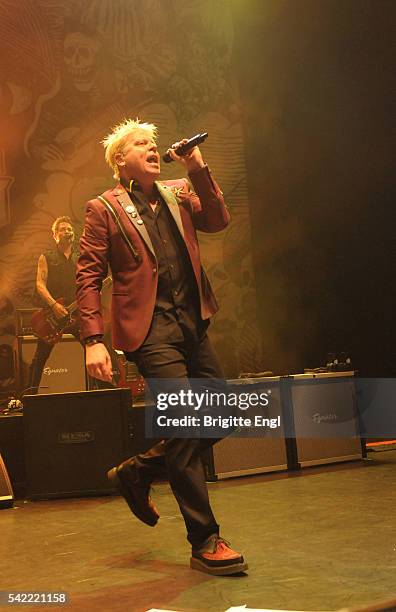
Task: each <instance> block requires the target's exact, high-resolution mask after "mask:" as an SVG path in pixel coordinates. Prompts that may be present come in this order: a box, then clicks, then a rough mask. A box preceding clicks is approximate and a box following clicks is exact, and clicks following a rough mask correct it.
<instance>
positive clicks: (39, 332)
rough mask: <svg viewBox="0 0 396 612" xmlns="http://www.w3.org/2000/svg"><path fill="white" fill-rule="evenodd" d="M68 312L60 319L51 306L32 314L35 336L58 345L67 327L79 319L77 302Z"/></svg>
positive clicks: (61, 300) (110, 280) (106, 282)
mask: <svg viewBox="0 0 396 612" xmlns="http://www.w3.org/2000/svg"><path fill="white" fill-rule="evenodd" d="M112 280H113V279H112V278H111V276H108V277H107V278H106V279H105V280H104V281H103V284H102V289H104V288H105V287H107V286H108V285H110V283H111V282H112ZM56 301H57V302H58V304H64V300H63V298H60V299H59V300H56ZM66 310H67V312H68V314H67V315H65V316H64V317H61V318H58V317H57V316H56V315H55V313H54V311H53V310H52V308H51V306H47V307H45V308H41V309H40V310H37V311H36V312H34V313H33V314H32V321H31V324H32V331H33V333H34V335H35V336H37V337H38V338H41V339H42V340H44V342H46V343H47V344H56V343H57V342H59V341H60V339H61V338H62V334H63V332H64V331H65V329H66V328H67V327H70V326H71V325H73V324H74V323H75V322H76V321H77V319H78V312H77V311H78V305H77V300H75V301H74V302H72V303H71V304H69V306H66Z"/></svg>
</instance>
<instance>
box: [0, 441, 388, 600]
mask: <svg viewBox="0 0 396 612" xmlns="http://www.w3.org/2000/svg"><path fill="white" fill-rule="evenodd" d="M395 490H396V451H385V452H376V453H374V452H372V453H369V459H368V460H367V461H364V462H357V463H347V464H339V465H334V466H324V467H317V468H309V469H305V470H303V471H301V472H299V473H298V474H297V473H294V474H287V473H282V474H271V475H261V476H251V477H244V478H238V479H232V480H227V481H222V482H218V483H211V484H209V491H210V496H211V500H212V505H213V509H214V512H215V515H216V518H217V520H218V521H219V522H220V524H221V527H222V532H221V533H222V535H223V536H224V537H225V538H226V539H229V540H230V541H231V543H232V545H233V547H234V548H235V549H237V550H241V551H242V552H243V553H244V555H245V557H246V559H247V561H248V563H249V567H250V569H249V572H248V574H247V575H245V576H240V577H223V578H220V577H211V576H208V575H206V574H203V573H200V572H197V571H193V570H190V569H189V547H188V545H187V543H186V540H185V531H184V523H183V521H182V519H181V517H180V514H179V512H178V509H177V507H176V503H175V501H174V498H173V496H172V494H171V492H170V489H169V487H168V485H167V484H160V485H157V486H156V487H155V490H154V493H153V498H154V501H155V503H156V505H157V506H158V508H159V510H160V512H161V519H160V521H159V523H158V525H157V526H156V527H155V528H150V527H146V526H145V525H143V524H142V523H140V522H139V521H138V520H137V519H135V517H134V516H133V515H132V514H131V513H130V512H129V509H128V507H127V505H126V503H125V502H124V501H123V499H121V498H120V497H101V498H79V499H60V500H52V501H36V502H24V501H17V502H16V504H15V507H14V508H13V509H8V510H1V511H0V528H1V535H0V559H1V561H0V566H1V570H0V571H1V573H0V583H1V584H0V590H9V591H17V590H18V591H34V592H37V591H59V592H66V593H68V595H69V597H70V603H69V604H68V605H67V606H63V607H62V608H63V609H64V610H68V611H69V610H70V611H71V610H82V611H87V610H100V611H106V612H107V611H113V610H114V611H118V610H119V611H128V612H143V611H146V610H148V609H150V608H162V609H167V610H177V611H182V612H190V611H197V610H206V611H213V612H222V611H225V610H227V609H228V608H230V607H231V606H238V605H243V604H246V605H247V607H248V608H267V609H285V610H337V609H339V608H343V607H352V606H357V605H360V604H368V603H370V602H373V601H378V600H379V601H382V600H386V599H391V598H392V597H395V594H396V582H395V574H396V536H395V532H396V531H395ZM54 607H55V606H48V605H46V606H37V605H36V606H34V608H33V607H30V606H29V607H28V606H22V608H23V609H34V610H41V609H46V610H48V609H50V608H54ZM2 609H5V608H2ZM56 609H60V608H59V607H58V606H56Z"/></svg>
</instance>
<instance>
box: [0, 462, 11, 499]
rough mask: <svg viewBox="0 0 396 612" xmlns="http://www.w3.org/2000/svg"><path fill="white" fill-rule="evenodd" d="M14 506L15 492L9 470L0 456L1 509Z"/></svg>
mask: <svg viewBox="0 0 396 612" xmlns="http://www.w3.org/2000/svg"><path fill="white" fill-rule="evenodd" d="M13 505H14V492H13V490H12V486H11V482H10V479H9V477H8V473H7V468H6V466H5V465H4V461H3V458H2V456H1V455H0V508H12V506H13Z"/></svg>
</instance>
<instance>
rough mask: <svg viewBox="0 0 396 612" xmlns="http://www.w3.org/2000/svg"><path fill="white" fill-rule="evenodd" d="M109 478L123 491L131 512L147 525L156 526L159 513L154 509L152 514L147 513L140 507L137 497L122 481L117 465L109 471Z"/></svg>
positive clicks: (122, 493)
mask: <svg viewBox="0 0 396 612" xmlns="http://www.w3.org/2000/svg"><path fill="white" fill-rule="evenodd" d="M107 478H108V479H109V480H110V482H111V483H112V484H113V485H114V486H115V488H116V489H118V491H119V492H120V493H121V495H122V496H123V498H124V499H125V501H126V503H127V504H128V506H129V508H130V510H131V512H133V514H134V515H135V516H136V518H138V519H139V520H140V521H142V522H143V523H145V524H146V525H149V526H150V527H154V526H155V525H156V524H157V521H158V519H159V515H158V514H157V513H155V512H154V510H153V511H152V514H151V513H146V512H144V511H141V510H140V509H139V508H138V506H137V502H136V499H135V498H134V497H133V495H132V494H131V491H130V490H129V489H128V488H127V487H126V486H125V485H124V483H123V482H122V480H121V478H120V477H119V475H118V472H117V468H116V467H114V468H112V469H111V470H109V471H108V472H107Z"/></svg>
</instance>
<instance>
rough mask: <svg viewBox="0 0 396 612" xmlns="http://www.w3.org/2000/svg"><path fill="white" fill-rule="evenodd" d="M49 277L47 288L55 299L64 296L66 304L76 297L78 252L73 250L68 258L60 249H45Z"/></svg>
mask: <svg viewBox="0 0 396 612" xmlns="http://www.w3.org/2000/svg"><path fill="white" fill-rule="evenodd" d="M44 257H45V258H46V260H47V266H48V278H47V289H48V291H49V292H50V294H51V295H52V297H53V298H54V299H56V300H57V299H59V298H63V300H64V304H65V306H69V304H71V303H72V302H74V300H75V299H76V261H77V254H76V253H74V252H72V254H71V255H70V257H69V258H67V257H66V256H65V255H64V254H63V253H62V252H61V251H60V250H59V249H55V250H51V251H45V252H44Z"/></svg>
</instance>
